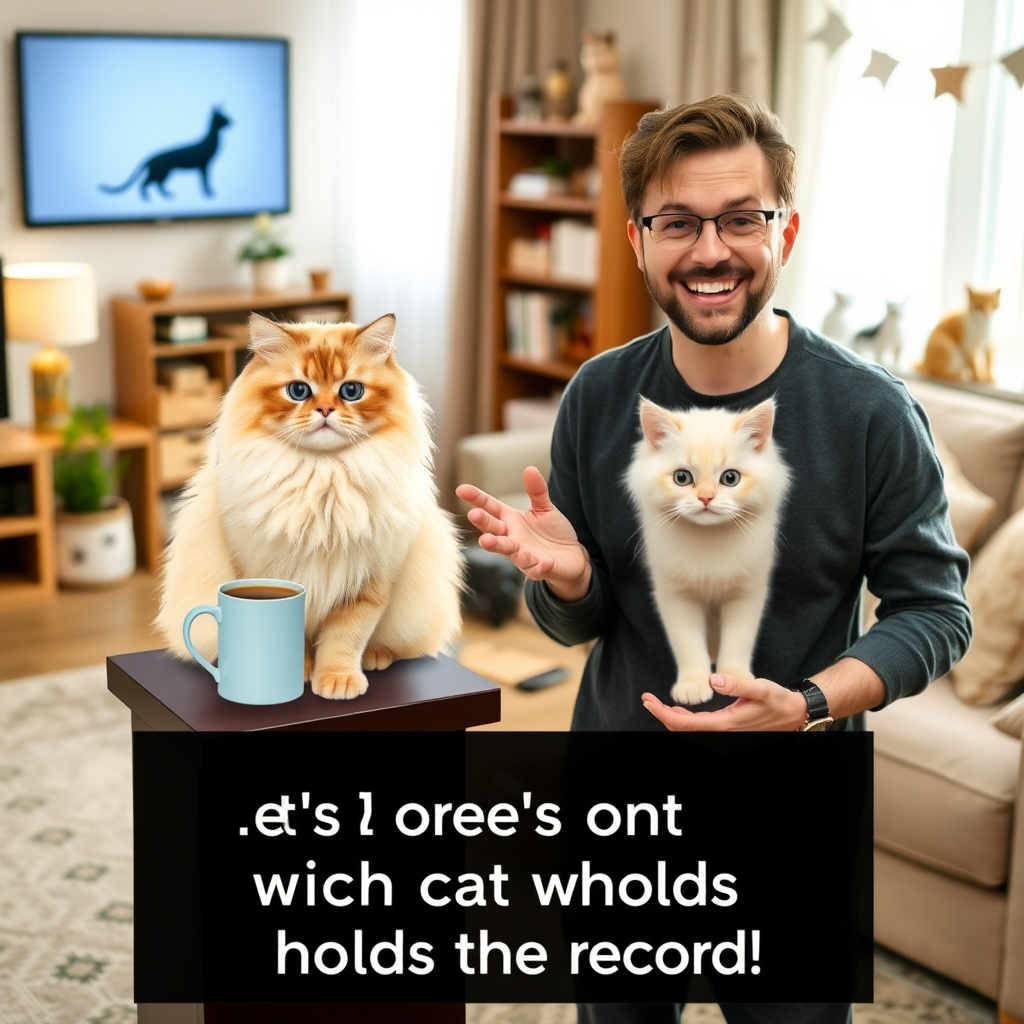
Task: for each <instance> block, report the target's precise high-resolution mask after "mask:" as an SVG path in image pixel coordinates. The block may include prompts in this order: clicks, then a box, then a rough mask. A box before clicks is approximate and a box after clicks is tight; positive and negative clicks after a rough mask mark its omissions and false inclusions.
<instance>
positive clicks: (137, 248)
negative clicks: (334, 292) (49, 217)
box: [0, 0, 351, 423]
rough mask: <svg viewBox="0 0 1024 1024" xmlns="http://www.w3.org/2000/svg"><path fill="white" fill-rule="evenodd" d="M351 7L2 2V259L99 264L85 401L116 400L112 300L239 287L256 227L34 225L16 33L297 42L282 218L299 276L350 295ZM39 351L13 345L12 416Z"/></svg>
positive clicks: (25, 415) (253, 0)
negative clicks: (27, 205) (24, 196)
mask: <svg viewBox="0 0 1024 1024" xmlns="http://www.w3.org/2000/svg"><path fill="white" fill-rule="evenodd" d="M344 17H345V10H344V4H343V3H337V2H335V0H244V2H243V0H229V2H221V0H173V2H171V3H160V4H142V3H139V2H137V0H90V2H89V3H88V4H85V3H82V0H5V2H4V3H0V193H2V195H0V254H2V256H3V258H4V261H5V262H7V263H12V262H15V261H21V260H49V259H55V260H83V261H86V262H89V263H92V264H94V265H95V267H96V276H97V284H98V289H99V299H100V340H99V341H98V342H97V343H96V344H94V345H89V346H85V347H82V348H77V349H73V350H70V353H71V356H72V359H73V362H74V368H73V378H72V379H73V391H74V393H73V400H74V401H75V402H94V401H112V399H113V393H114V389H113V345H112V339H111V320H110V301H109V300H110V298H111V296H113V295H126V294H133V293H134V291H135V282H136V281H138V280H139V279H141V278H145V277H155V276H164V275H166V276H169V277H172V278H173V279H174V280H175V281H176V282H177V283H178V289H179V290H180V291H186V290H194V289H207V288H218V287H232V286H241V285H244V284H245V283H246V280H247V279H246V274H245V271H246V269H247V268H246V267H244V266H242V265H239V264H238V263H237V262H236V261H235V258H234V254H235V252H236V250H237V249H238V247H239V245H240V244H241V241H242V239H243V238H244V237H245V235H246V233H247V231H248V223H247V222H246V221H239V220H216V221H208V222H202V221H200V222H192V223H187V222H184V223H175V224H164V225H152V224H132V225H111V226H103V227H67V228H26V227H25V226H24V223H23V221H22V215H21V191H20V184H19V173H20V172H19V160H20V154H19V144H18V118H17V109H16V99H17V98H16V95H15V71H14V33H15V31H17V30H25V29H39V30H67V31H75V30H82V31H120V32H130V31H139V32H182V33H189V34H202V33H206V32H209V33H212V34H221V35H229V34H239V35H268V36H282V37H285V38H288V39H289V40H290V41H291V133H292V163H291V193H292V213H291V214H290V215H289V216H287V217H282V218H281V219H280V226H281V228H282V230H283V233H284V234H285V235H286V237H287V238H288V240H289V242H291V243H292V246H293V250H294V255H293V258H292V273H293V277H294V278H295V280H297V281H298V280H300V279H304V278H305V276H306V271H307V269H308V268H310V267H312V266H326V267H330V268H332V269H333V271H334V279H333V284H334V285H335V286H337V287H342V288H349V287H350V283H349V280H348V276H347V275H348V272H349V270H350V263H349V260H350V258H351V257H350V256H349V255H348V253H349V248H350V247H349V246H348V245H346V244H343V243H342V242H338V241H337V239H338V234H337V232H336V231H335V226H336V224H337V222H338V215H337V209H336V207H337V205H338V201H339V199H338V197H339V195H340V194H341V189H342V188H343V182H344V179H345V172H344V161H343V160H341V159H339V155H338V153H339V149H340V147H341V146H342V143H343V136H344V130H343V128H342V126H341V124H342V120H343V117H342V111H343V110H344V107H343V106H342V104H343V103H344V102H345V96H346V90H347V89H348V83H347V80H346V76H345V73H344V68H345V64H346V62H345V60H344V58H343V56H339V55H338V54H337V52H336V47H335V40H336V39H337V38H338V36H339V33H338V22H339V20H342V19H344ZM33 351H34V348H33V347H32V346H28V345H16V344H9V345H8V353H9V370H10V392H11V400H12V413H13V415H12V419H13V420H14V421H15V422H19V423H30V422H31V421H32V411H31V401H30V397H29V396H30V384H29V370H28V360H29V359H30V358H31V356H32V354H33Z"/></svg>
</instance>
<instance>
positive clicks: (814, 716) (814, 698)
mask: <svg viewBox="0 0 1024 1024" xmlns="http://www.w3.org/2000/svg"><path fill="white" fill-rule="evenodd" d="M789 689H791V690H797V691H799V692H800V693H802V694H803V695H804V700H805V701H807V718H806V719H805V721H804V724H803V725H801V726H800V732H821V731H822V730H823V729H827V728H828V727H829V726H830V725H831V724H832V722H833V718H832V715H831V714H830V713H829V710H828V700H827V699H826V698H825V694H823V693H822V692H821V690H820V688H819V687H818V686H817V684H816V683H812V682H811V681H810V679H800V680H798V681H797V682H795V683H790V684H789Z"/></svg>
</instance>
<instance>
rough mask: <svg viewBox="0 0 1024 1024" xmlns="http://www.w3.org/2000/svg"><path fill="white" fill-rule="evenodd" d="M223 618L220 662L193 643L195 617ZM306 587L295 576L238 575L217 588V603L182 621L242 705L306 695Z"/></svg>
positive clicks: (222, 690)
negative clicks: (262, 577)
mask: <svg viewBox="0 0 1024 1024" xmlns="http://www.w3.org/2000/svg"><path fill="white" fill-rule="evenodd" d="M199 615H212V616H213V617H214V618H215V619H216V620H217V664H216V665H211V664H210V662H208V661H207V660H206V658H204V657H203V656H202V655H201V654H200V653H199V652H198V651H197V650H196V649H195V648H194V647H193V646H192V638H191V636H190V635H189V634H190V633H191V630H192V620H193V619H195V618H196V617H197V616H199ZM305 627H306V588H305V587H304V586H302V584H301V583H293V582H292V581H291V580H270V579H250V580H232V581H231V582H230V583H222V584H221V585H220V586H219V587H218V588H217V604H216V605H209V604H201V605H198V606H197V607H195V608H193V609H192V610H191V611H190V612H189V613H188V614H187V615H186V616H185V621H184V622H183V623H182V627H181V628H182V632H183V634H184V636H185V646H186V647H187V648H188V649H189V652H190V653H191V654H192V657H193V658H195V659H196V661H198V662H199V664H200V665H202V666H203V668H205V669H206V671H207V672H209V673H210V675H212V676H213V678H214V679H215V680H216V681H217V692H218V693H219V694H220V695H221V696H222V697H224V698H225V699H226V700H233V701H235V702H236V703H238V704H283V703H284V702H285V701H289V700H295V699H296V698H297V697H301V696H302V689H303V685H304V683H303V676H304V675H305V671H304V669H305V644H306V640H305V637H306V628H305Z"/></svg>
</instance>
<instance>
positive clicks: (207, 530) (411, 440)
mask: <svg viewBox="0 0 1024 1024" xmlns="http://www.w3.org/2000/svg"><path fill="white" fill-rule="evenodd" d="M249 331H250V339H251V341H250V348H251V350H252V358H251V359H250V360H249V362H248V364H247V365H246V366H245V368H244V369H243V370H242V372H241V373H240V374H239V375H238V377H237V378H236V379H235V381H234V383H233V384H232V385H231V388H230V389H229V390H228V392H227V394H226V395H225V396H224V400H223V403H222V406H221V412H220V415H219V416H218V418H217V421H216V423H215V424H214V426H213V428H212V429H211V432H210V435H209V438H208V441H207V450H206V456H205V459H204V462H203V464H202V466H201V467H200V469H199V470H198V471H197V472H196V474H195V476H194V477H193V478H192V479H191V480H190V481H189V483H188V485H187V487H186V490H185V493H184V496H183V501H182V503H181V505H180V507H179V511H178V513H177V515H176V517H175V520H174V524H173V529H172V536H171V541H170V544H169V546H168V549H167V552H166V555H165V558H164V565H163V575H162V601H161V606H160V611H159V613H158V615H157V619H156V625H157V626H158V628H159V629H160V631H161V632H162V634H163V637H164V639H165V641H166V643H167V645H168V647H170V649H171V651H172V652H173V653H174V654H176V655H178V656H179V657H181V658H185V659H188V658H189V654H188V652H187V650H186V648H185V646H184V642H183V638H182V621H183V619H184V617H185V614H186V613H187V612H188V611H189V609H191V608H192V607H194V606H195V605H200V604H207V605H212V604H216V597H217V588H218V586H219V585H220V584H222V583H225V582H227V581H229V580H233V579H247V578H260V577H262V578H273V579H285V580H294V581H296V582H297V583H301V584H303V586H305V588H306V657H305V672H306V675H305V678H306V679H309V680H310V681H311V683H312V689H313V692H314V693H316V694H319V695H320V696H321V697H329V698H335V699H348V698H353V697H358V696H359V695H360V694H362V693H364V692H365V690H366V688H367V678H366V674H365V672H366V670H368V669H383V668H386V667H387V666H388V665H390V664H391V662H392V661H396V660H398V659H402V658H416V657H420V656H421V655H432V656H433V655H436V654H438V653H439V652H440V651H441V650H442V648H444V647H445V646H446V645H448V644H449V643H450V642H451V641H452V640H453V639H454V638H455V636H456V635H457V633H458V632H459V629H460V627H461V612H460V597H461V588H462V577H463V563H462V555H461V552H460V550H459V543H458V535H457V532H456V529H455V526H454V523H453V521H452V520H451V519H450V517H449V516H448V514H447V513H446V512H444V511H443V510H442V509H441V508H440V506H439V505H438V502H437V493H438V492H437V487H436V485H435V482H434V478H433V468H432V463H433V456H432V452H433V448H432V443H431V439H430V434H429V429H428V413H429V410H428V408H427V404H426V401H425V400H424V398H423V396H422V395H421V393H420V390H419V388H418V386H417V385H416V382H415V381H414V380H413V379H412V377H411V376H410V375H409V374H408V373H407V372H406V371H405V370H403V369H402V368H401V367H400V366H399V365H398V363H397V362H396V360H395V355H394V345H393V339H394V334H395V317H394V316H393V315H388V316H383V317H381V318H380V319H378V320H375V321H374V322H373V323H371V324H369V325H368V326H366V327H359V326H358V325H356V324H351V323H340V324H320V323H276V322H274V321H271V320H268V319H266V318H265V317H262V316H259V315H257V314H253V315H252V316H251V317H250V318H249ZM192 641H193V644H194V645H195V647H196V648H197V650H199V651H200V652H201V653H202V654H203V655H204V656H205V657H206V658H208V659H210V660H211V661H212V660H213V658H214V657H215V656H216V626H215V624H214V623H213V621H212V619H211V618H210V617H209V616H201V617H200V618H199V619H197V620H196V621H195V623H194V624H193V628H192Z"/></svg>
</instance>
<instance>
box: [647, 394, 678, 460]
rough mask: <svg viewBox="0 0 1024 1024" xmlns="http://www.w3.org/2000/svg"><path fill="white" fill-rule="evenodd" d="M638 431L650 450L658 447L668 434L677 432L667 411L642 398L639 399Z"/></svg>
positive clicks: (676, 427)
mask: <svg viewBox="0 0 1024 1024" xmlns="http://www.w3.org/2000/svg"><path fill="white" fill-rule="evenodd" d="M640 429H641V430H642V431H643V432H644V438H645V439H646V440H647V443H648V444H649V445H650V446H651V447H652V448H657V447H659V446H660V445H661V443H662V442H663V441H664V440H665V438H666V437H667V436H668V435H669V434H676V433H678V432H679V427H678V426H677V425H676V423H675V421H674V420H673V419H672V417H671V416H670V415H669V413H668V410H666V409H662V407H661V406H660V405H658V404H656V403H655V402H652V401H651V400H650V399H649V398H644V397H643V396H641V397H640Z"/></svg>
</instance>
